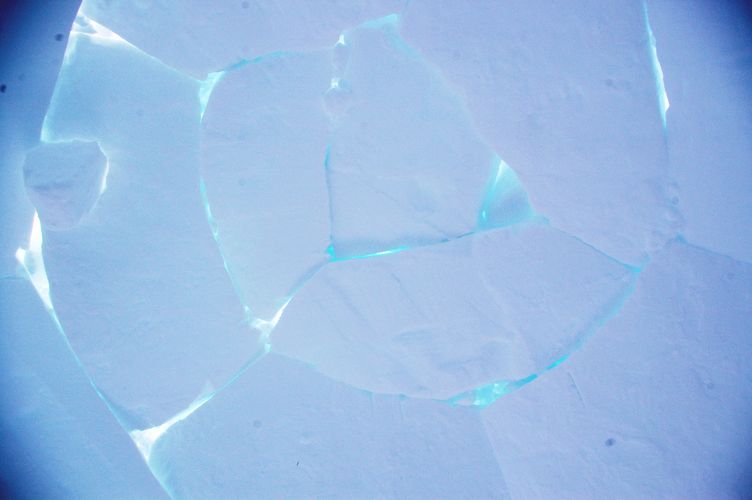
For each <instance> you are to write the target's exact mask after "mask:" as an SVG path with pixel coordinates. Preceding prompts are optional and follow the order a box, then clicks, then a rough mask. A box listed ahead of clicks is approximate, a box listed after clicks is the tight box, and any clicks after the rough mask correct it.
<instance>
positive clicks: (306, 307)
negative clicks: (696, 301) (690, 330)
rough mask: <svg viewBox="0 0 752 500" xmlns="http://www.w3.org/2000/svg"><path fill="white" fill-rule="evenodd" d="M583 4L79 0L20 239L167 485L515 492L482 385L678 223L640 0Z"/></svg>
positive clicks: (37, 278) (501, 387) (193, 493)
mask: <svg viewBox="0 0 752 500" xmlns="http://www.w3.org/2000/svg"><path fill="white" fill-rule="evenodd" d="M574 3H575V4H577V5H576V6H575V7H572V6H570V5H567V2H560V5H556V2H554V3H550V2H537V1H533V2H531V1H529V0H525V1H522V0H520V1H516V0H512V1H510V2H508V3H507V4H505V5H504V6H503V7H500V6H498V5H495V4H494V3H493V2H480V3H478V5H473V7H472V8H469V7H465V8H457V7H452V6H451V5H450V4H449V3H448V2H438V3H436V2H429V1H422V0H413V1H412V2H402V1H397V0H359V1H354V2H331V3H320V5H319V3H317V2H308V1H301V2H298V1H293V2H272V1H262V0H249V1H243V2H219V3H218V4H217V5H216V6H213V7H212V8H210V9H207V8H206V5H204V4H202V3H200V2H193V1H188V2H174V3H173V2H156V3H155V5H153V6H149V7H146V5H145V4H144V3H143V2H140V1H136V0H123V1H115V2H110V1H104V0H85V1H84V2H83V4H82V5H81V9H80V11H79V14H78V17H77V18H76V21H75V23H74V25H73V28H72V31H71V33H70V36H69V40H68V45H67V48H66V52H65V56H64V60H63V64H62V67H61V69H60V73H59V76H58V80H57V84H56V86H55V89H54V93H53V95H52V99H51V102H50V106H49V109H48V111H47V114H46V116H45V120H44V124H43V128H42V131H41V141H40V143H39V145H38V146H36V147H35V148H33V149H30V150H29V151H28V152H27V154H26V160H25V164H24V166H23V180H24V184H25V188H26V192H27V194H28V198H29V200H30V201H31V202H32V203H33V205H34V208H35V210H36V214H35V216H34V217H35V218H34V226H33V230H32V234H31V240H30V241H29V243H28V244H24V245H22V246H21V248H19V250H18V252H17V253H16V257H17V259H18V261H19V263H20V265H21V268H22V269H23V271H24V276H25V277H26V278H27V279H28V280H29V281H30V283H31V284H32V285H33V286H34V288H35V289H36V290H37V293H38V294H39V296H40V297H41V299H42V301H43V303H44V305H45V306H46V309H47V311H48V313H49V314H50V316H51V318H52V321H53V324H54V325H55V326H56V327H57V330H58V331H59V332H60V333H61V334H62V335H63V339H64V340H65V343H66V346H67V347H68V348H69V349H70V350H71V352H72V353H73V354H72V355H73V357H74V358H75V361H76V364H77V366H78V367H79V368H80V370H81V371H82V372H83V374H84V375H85V377H84V378H85V379H86V380H87V381H88V382H89V383H90V384H91V385H92V387H93V388H94V391H95V393H96V394H97V395H98V396H99V398H100V399H101V400H102V401H103V402H104V404H105V405H106V407H107V408H108V409H109V411H110V412H111V413H112V414H113V415H114V417H115V419H116V420H117V422H118V423H119V425H120V427H122V429H123V430H124V431H125V432H126V433H127V435H128V436H129V437H130V438H131V439H132V441H133V443H134V445H135V449H137V450H138V451H139V452H140V453H141V456H142V457H143V459H144V461H145V463H146V464H147V465H148V467H149V469H150V471H151V473H152V474H153V476H154V477H155V478H156V479H157V480H158V482H159V483H160V485H161V487H162V488H163V489H164V490H165V492H166V493H167V494H169V495H170V496H172V497H181V498H182V497H198V498H203V497H242V496H248V495H251V496H261V497H269V496H293V497H298V496H303V497H307V496H339V495H343V494H344V495H345V496H368V497H373V496H387V497H392V496H397V497H405V496H406V497H414V496H420V497H447V496H449V497H457V498H459V497H467V496H470V497H489V496H506V495H508V494H510V493H511V494H514V495H519V494H520V491H525V488H526V487H527V486H526V483H525V481H523V480H521V479H520V478H524V477H525V476H524V474H525V473H524V472H519V467H516V468H515V466H514V465H511V466H510V465H509V460H505V459H504V454H505V452H506V449H505V448H504V446H508V447H509V450H510V451H509V453H512V454H513V453H516V452H517V451H518V450H516V449H515V446H516V445H515V443H514V439H512V438H510V437H509V436H508V435H507V434H505V433H504V432H503V429H504V424H503V423H502V424H500V423H499V422H498V421H496V420H492V419H491V417H489V416H488V415H494V414H495V413H490V412H491V409H487V410H485V412H484V413H480V412H478V411H477V410H478V409H479V408H487V407H489V406H491V405H492V404H493V403H496V404H494V405H493V407H492V408H494V410H493V411H494V412H498V413H502V414H504V412H505V411H507V412H510V413H511V414H512V415H515V414H516V413H515V412H518V413H519V414H522V415H525V418H530V419H531V420H534V417H531V414H532V413H534V410H531V409H530V408H528V407H527V406H525V404H524V403H519V402H514V403H510V406H508V407H505V408H506V409H505V410H498V409H496V408H498V407H499V406H500V405H503V401H505V400H506V399H508V398H506V397H505V398H503V399H500V398H502V397H503V396H507V395H510V398H511V397H512V396H511V393H515V396H516V395H517V394H522V393H524V392H525V391H517V390H518V389H520V388H522V387H523V386H526V385H528V384H531V383H532V382H535V384H533V385H536V386H537V385H539V382H538V379H539V378H541V376H543V375H544V374H546V373H547V372H554V373H561V370H562V369H563V367H562V366H561V365H563V364H564V365H566V364H568V363H570V361H571V360H570V359H569V358H570V357H574V358H576V357H577V354H575V353H577V352H578V351H580V350H583V349H587V345H588V344H589V342H590V341H591V337H593V336H596V337H597V338H600V337H599V335H600V332H599V330H601V329H602V327H604V325H611V324H612V319H613V318H619V317H621V313H622V309H624V308H625V307H628V305H629V304H631V303H632V302H630V301H631V300H632V299H631V297H632V295H633V294H634V292H635V290H640V286H645V285H644V284H643V283H644V279H643V276H644V272H643V270H644V269H645V268H648V269H651V266H652V265H653V264H652V263H651V259H653V257H654V256H655V255H659V256H664V255H665V254H666V251H667V250H666V248H670V251H671V252H676V249H677V248H683V247H682V245H685V246H686V242H684V241H683V240H682V239H681V237H679V238H678V239H677V237H676V236H677V234H678V232H679V230H680V222H681V218H680V217H679V215H678V211H677V208H676V206H675V205H676V202H675V200H674V199H673V198H672V194H673V189H674V186H673V185H672V183H671V180H670V171H669V149H668V147H667V137H668V136H669V135H670V133H671V120H670V117H671V115H670V114H668V115H667V111H668V97H667V90H666V85H665V83H664V75H663V70H662V66H661V63H660V62H659V61H658V53H659V52H658V51H659V49H658V48H657V47H658V43H659V42H658V41H657V40H656V36H655V35H654V33H653V30H654V29H656V27H655V25H654V24H651V19H649V18H648V5H647V3H646V2H642V3H641V4H639V3H636V2H626V1H625V2H614V3H613V5H606V4H601V3H597V2H595V3H594V2H588V1H584V0H583V1H578V2H574ZM658 3H659V4H660V2H658ZM538 4H540V5H538ZM541 9H542V10H541ZM543 11H545V12H546V13H545V14H542V12H543ZM659 12H660V11H659ZM469 26H472V27H473V29H472V30H471V29H468V27H469ZM660 53H661V54H663V51H661V52H660ZM671 112H674V107H672V108H671ZM667 245H668V246H667ZM677 245H678V246H677ZM700 261H701V259H698V262H700ZM658 262H659V264H657V265H658V266H659V267H658V269H663V268H662V267H661V266H667V267H669V268H670V262H671V261H670V259H669V260H666V259H665V257H664V258H663V259H661V258H659V259H658ZM702 262H705V261H702ZM708 262H709V261H708ZM667 263H668V264H667ZM681 271H682V272H685V271H686V270H685V269H684V268H682V269H681ZM656 272H658V273H659V275H660V272H664V271H656ZM740 272H746V271H740ZM650 276H653V275H652V274H651V275H650ZM682 276H683V275H682ZM667 281H668V278H666V279H664V281H662V282H661V283H666V282H667ZM659 284H660V283H659ZM656 286H658V285H656ZM747 290H748V288H747ZM638 296H639V297H646V296H647V297H651V295H650V293H649V292H645V291H644V290H643V291H642V292H641V293H639V294H638ZM687 300H689V299H687ZM640 304H642V303H640ZM664 306H665V307H664V309H665V310H669V309H670V310H671V311H673V309H671V306H672V305H671V304H664ZM635 307H639V306H632V309H630V311H632V313H634V308H635ZM645 307H648V306H645ZM740 307H744V306H740ZM747 309H748V307H747ZM661 311H663V309H661V310H656V311H654V312H651V314H655V315H656V316H660V315H661V314H662V312H661ZM663 319H664V320H666V321H669V320H667V319H665V318H663ZM658 324H661V325H662V324H663V323H658ZM649 327H650V325H647V328H649ZM611 328H614V329H615V330H616V333H613V332H612V333H611V335H615V336H616V337H615V338H613V340H614V341H615V342H616V343H624V342H628V340H624V338H622V337H626V338H628V337H629V335H630V332H629V331H625V329H624V328H623V327H622V328H621V329H619V328H618V327H611ZM641 328H642V326H641ZM627 330H628V329H627ZM600 342H601V344H602V343H603V342H607V341H606V340H600ZM645 344H646V345H648V346H649V345H650V340H646V341H645ZM624 350H625V351H629V348H628V347H624ZM636 355H637V356H639V354H636ZM574 366H575V368H574V370H575V371H576V370H577V368H576V366H577V365H574ZM651 366H652V365H651ZM602 369H603V370H606V371H607V370H608V367H607V366H605V367H602ZM639 369H640V368H639V367H638V366H635V370H637V371H639ZM567 373H568V372H567ZM560 376H561V377H563V375H560ZM591 376H593V377H599V376H600V375H598V374H593V375H591ZM570 377H571V374H570ZM551 380H554V381H556V380H558V379H555V378H552V379H551ZM572 380H573V381H574V378H572ZM556 383H558V382H554V385H555V384H556ZM644 383H645V384H650V383H651V381H648V380H645V381H644ZM635 385H639V382H638V381H637V382H635ZM574 386H575V389H576V390H577V391H576V394H577V396H578V398H579V401H580V402H582V404H586V403H585V401H586V399H585V398H583V395H582V393H581V392H580V390H579V387H577V385H576V382H575V383H574ZM556 387H557V389H554V390H557V391H560V390H561V391H563V392H562V395H557V397H558V398H562V399H563V400H566V397H567V396H566V394H568V393H566V391H565V390H563V389H561V387H559V386H556ZM526 390H527V389H526ZM531 394H534V393H533V392H531ZM520 397H522V396H520ZM513 401H519V400H513ZM563 404H569V403H568V402H567V401H565V403H563ZM619 404H620V403H619V402H614V405H616V406H618V405H619ZM468 406H469V407H475V408H465V407H468ZM548 425H550V426H552V427H556V426H557V425H563V424H561V423H560V422H559V421H558V420H552V421H551V422H550V423H549V424H548ZM515 426H516V427H515ZM515 426H512V427H514V428H515V429H516V430H515V432H519V433H520V434H521V435H527V434H526V433H528V434H532V432H530V431H529V430H527V429H525V428H524V425H523V424H520V423H517V422H516V423H515ZM510 428H511V427H510ZM556 429H557V430H558V427H557V428H556ZM561 432H562V434H566V431H561ZM625 432H626V431H625ZM560 439H561V440H562V442H565V441H566V439H567V438H566V437H561V438H560ZM610 439H613V438H610ZM656 439H658V438H656ZM510 440H511V441H510ZM532 441H534V440H532V438H531V442H532ZM610 442H611V443H612V444H613V443H614V442H616V441H615V440H614V441H610ZM502 444H503V445H502ZM609 446H610V445H609ZM564 449H566V446H564V445H562V447H561V448H560V450H564ZM507 467H509V468H510V469H511V470H515V471H517V472H518V475H516V476H515V477H513V478H509V477H506V476H507V473H506V472H505V469H506V468H507ZM540 474H542V475H545V471H544V470H543V469H541V471H540ZM520 488H522V490H520ZM604 488H605V487H604ZM541 491H543V492H544V493H550V490H545V489H544V490H541ZM603 491H607V489H604V490H597V492H596V491H595V490H592V491H589V492H586V493H589V494H595V493H599V494H600V493H603ZM620 491H621V490H620ZM577 493H581V491H579V490H578V491H572V494H573V495H575V496H576V495H577ZM628 493H630V494H639V493H640V491H639V490H629V491H628ZM523 496H524V495H523Z"/></svg>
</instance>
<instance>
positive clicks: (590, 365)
mask: <svg viewBox="0 0 752 500" xmlns="http://www.w3.org/2000/svg"><path fill="white" fill-rule="evenodd" d="M671 109H672V112H673V109H674V108H673V106H672V108H671ZM750 299H752V266H750V265H749V264H744V263H741V262H738V261H734V260H732V259H728V258H724V257H720V256H718V255H713V254H712V253H709V252H707V251H704V250H700V249H697V248H694V247H691V246H688V245H686V244H684V243H681V242H674V243H672V244H671V245H670V246H669V247H668V248H667V249H666V250H664V251H662V252H661V253H659V254H658V255H656V257H655V259H654V261H653V262H651V265H650V266H649V267H648V268H646V269H645V271H644V272H643V274H642V276H641V277H640V283H639V285H638V287H637V290H636V291H635V294H634V295H633V297H632V298H631V299H630V301H629V302H627V304H626V305H625V306H624V308H623V310H622V312H621V313H620V314H619V315H618V316H617V317H616V318H614V319H613V320H612V321H611V322H609V323H608V324H607V325H606V326H605V327H604V329H603V331H601V332H600V333H599V334H598V335H596V336H595V337H594V338H593V339H592V340H591V341H590V342H589V343H588V345H587V346H586V348H585V349H583V350H582V351H581V352H579V353H577V355H575V356H573V357H572V358H571V359H570V360H569V361H567V363H566V364H565V365H562V366H561V367H559V368H560V369H557V370H554V371H552V372H550V373H549V374H547V375H546V376H545V377H541V379H539V380H538V381H536V383H535V384H531V385H530V386H528V387H526V388H525V390H522V391H518V392H516V393H514V394H510V395H509V396H507V397H505V398H504V399H503V400H502V401H500V402H499V403H498V404H496V405H494V406H492V407H491V408H489V409H488V410H486V411H485V412H484V413H483V418H484V420H485V422H486V424H487V426H488V430H489V437H490V438H491V441H492V442H493V443H494V446H495V449H496V456H497V457H498V458H499V463H500V464H501V467H502V470H503V471H504V475H505V477H506V481H507V484H508V486H509V493H510V494H511V496H512V497H515V498H517V497H521V498H548V497H552V496H556V497H567V498H603V497H619V498H644V497H650V498H661V497H677V498H745V497H746V496H748V493H749V491H750V490H749V488H750V483H749V459H750V454H749V453H750V446H749V445H750V440H751V439H752V429H751V428H750V426H749V412H750V398H752V368H751V367H750V364H749V352H750V350H751V349H752V336H750V335H749V322H750V317H752V301H751V300H750ZM689 311H691V312H689Z"/></svg>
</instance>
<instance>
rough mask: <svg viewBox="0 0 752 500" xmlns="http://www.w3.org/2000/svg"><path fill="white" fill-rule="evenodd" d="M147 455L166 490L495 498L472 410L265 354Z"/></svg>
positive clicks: (497, 485) (196, 494) (490, 460)
mask: <svg viewBox="0 0 752 500" xmlns="http://www.w3.org/2000/svg"><path fill="white" fill-rule="evenodd" d="M151 465H152V467H153V469H154V471H155V473H156V474H157V475H158V476H159V477H160V478H162V480H163V482H164V484H165V485H166V486H167V489H168V490H169V491H170V493H171V495H172V496H173V497H174V498H217V497H222V498H247V497H254V498H502V497H504V496H505V492H506V488H505V486H504V480H503V477H502V474H501V471H500V470H499V469H498V467H497V465H496V460H495V458H494V456H493V451H492V449H491V447H490V445H489V444H488V439H487V438H486V434H485V430H484V428H483V424H482V422H481V419H480V414H479V413H478V412H477V411H472V410H470V409H466V408H457V407H452V406H450V405H448V404H445V403H440V402H435V401H424V400H422V401H419V400H411V399H406V398H402V397H395V396H378V395H373V394H368V393H366V392H364V391H359V390H356V389H353V388H352V387H348V386H346V385H344V384H341V383H338V382H335V381H332V380H330V379H328V378H326V377H324V376H322V375H320V374H318V373H316V372H315V371H314V370H312V369H310V368H308V367H306V366H304V365H303V364H301V363H299V362H295V361H292V360H287V359H284V358H282V357H280V356H277V355H275V354H270V355H269V356H267V357H265V358H264V359H263V360H261V361H260V362H259V363H258V364H256V365H254V366H252V367H251V368H250V369H249V370H248V371H247V372H246V373H244V374H243V376H241V377H240V378H239V379H238V380H237V381H236V382H235V383H234V384H233V385H232V386H230V387H228V388H227V389H226V390H225V391H223V392H221V393H219V394H218V395H217V396H215V397H214V398H213V399H212V400H211V401H209V402H207V403H206V404H205V405H204V406H202V407H201V408H199V409H198V410H196V412H195V413H194V414H193V415H191V417H190V418H188V419H186V420H183V421H182V422H179V423H177V424H175V425H174V426H173V427H172V428H171V429H170V430H169V431H168V432H167V433H166V434H165V435H164V436H163V437H162V438H161V439H160V440H159V441H157V443H156V446H155V448H154V453H153V454H152V459H151Z"/></svg>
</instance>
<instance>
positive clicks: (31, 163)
mask: <svg viewBox="0 0 752 500" xmlns="http://www.w3.org/2000/svg"><path fill="white" fill-rule="evenodd" d="M106 175H107V158H106V157H105V156H104V154H103V153H102V150H101V149H99V146H98V145H97V143H96V142H85V141H71V142H64V143H52V144H41V145H39V146H37V147H36V148H34V149H32V150H30V151H29V152H28V153H27V154H26V162H25V163H24V181H25V184H26V192H27V193H28V195H29V198H30V199H31V201H32V203H33V204H34V206H35V207H36V209H37V213H38V214H39V218H40V220H41V221H42V223H43V224H44V225H45V227H47V228H48V229H55V230H57V229H70V228H71V227H73V226H75V225H76V224H78V222H79V221H80V220H81V218H82V217H84V216H85V215H86V214H87V213H88V212H89V211H90V210H91V209H92V207H93V206H94V204H95V203H96V202H97V200H98V199H99V195H100V194H101V193H102V191H104V188H105V181H106Z"/></svg>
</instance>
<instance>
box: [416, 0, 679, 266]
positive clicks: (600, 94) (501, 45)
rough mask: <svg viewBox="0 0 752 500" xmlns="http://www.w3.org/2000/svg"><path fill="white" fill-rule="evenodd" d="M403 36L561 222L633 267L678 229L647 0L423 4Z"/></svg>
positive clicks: (537, 202) (541, 207) (535, 200)
mask: <svg viewBox="0 0 752 500" xmlns="http://www.w3.org/2000/svg"><path fill="white" fill-rule="evenodd" d="M401 33H402V36H403V37H404V38H405V40H406V41H407V43H409V44H410V45H411V46H413V47H415V49H416V50H417V51H418V52H420V54H422V55H423V56H424V57H425V58H426V59H428V60H429V61H430V62H431V63H433V64H435V65H436V66H437V67H438V68H439V69H440V71H441V73H442V74H443V75H444V76H445V77H446V78H447V80H448V81H449V82H451V86H452V88H453V89H454V90H455V91H456V92H457V93H458V94H459V95H460V96H461V98H462V100H463V101H464V102H465V103H466V104H467V107H468V109H469V111H470V114H471V115H472V117H473V120H474V122H475V123H476V124H477V126H478V128H479V130H480V131H481V133H482V135H483V137H484V138H485V139H486V140H487V141H488V142H489V143H490V144H491V146H492V147H493V149H494V150H495V151H496V152H497V153H498V155H499V156H500V157H502V158H503V159H504V160H505V161H506V162H507V163H508V164H509V165H511V166H512V167H513V168H514V169H515V171H516V172H517V173H518V174H519V176H520V179H521V181H522V183H523V184H524V185H525V187H526V189H527V191H528V194H529V196H530V202H531V203H532V206H533V207H535V210H536V212H538V213H539V214H542V215H544V216H545V217H547V218H549V219H550V221H551V223H552V225H554V226H555V227H559V228H561V229H563V230H565V231H567V232H569V233H572V234H575V235H577V236H579V237H580V238H582V239H583V240H585V241H586V242H588V243H589V244H591V245H594V246H595V247H597V248H599V249H600V250H602V251H603V252H605V253H607V254H609V255H612V256H614V257H615V258H617V259H619V260H622V261H625V262H628V263H630V264H633V265H640V264H643V263H644V262H645V261H646V259H647V258H648V256H649V254H650V253H651V252H653V251H655V250H656V249H658V248H660V247H661V246H662V244H663V243H665V241H667V240H668V239H670V238H671V237H672V236H673V235H674V234H676V227H675V226H676V224H677V222H676V215H675V214H674V211H673V209H672V208H673V207H672V205H671V203H670V201H669V198H670V194H669V192H668V191H667V189H666V186H667V180H668V178H667V151H666V144H665V137H664V134H663V127H662V122H661V114H660V110H659V100H658V96H657V95H656V82H655V74H654V72H653V67H652V63H651V57H650V54H651V53H650V44H649V36H648V32H647V29H646V23H645V19H644V16H643V11H642V8H641V5H640V2H634V1H631V0H618V1H611V2H597V1H591V0H577V1H567V2H550V1H547V0H533V1H531V0H513V1H509V2H503V3H500V2H495V1H479V2H473V5H472V7H468V5H466V4H464V3H458V2H451V1H444V2H436V1H433V0H430V1H424V0H415V1H412V2H410V4H409V6H408V8H407V10H406V13H405V16H404V20H403V23H402V28H401Z"/></svg>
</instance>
